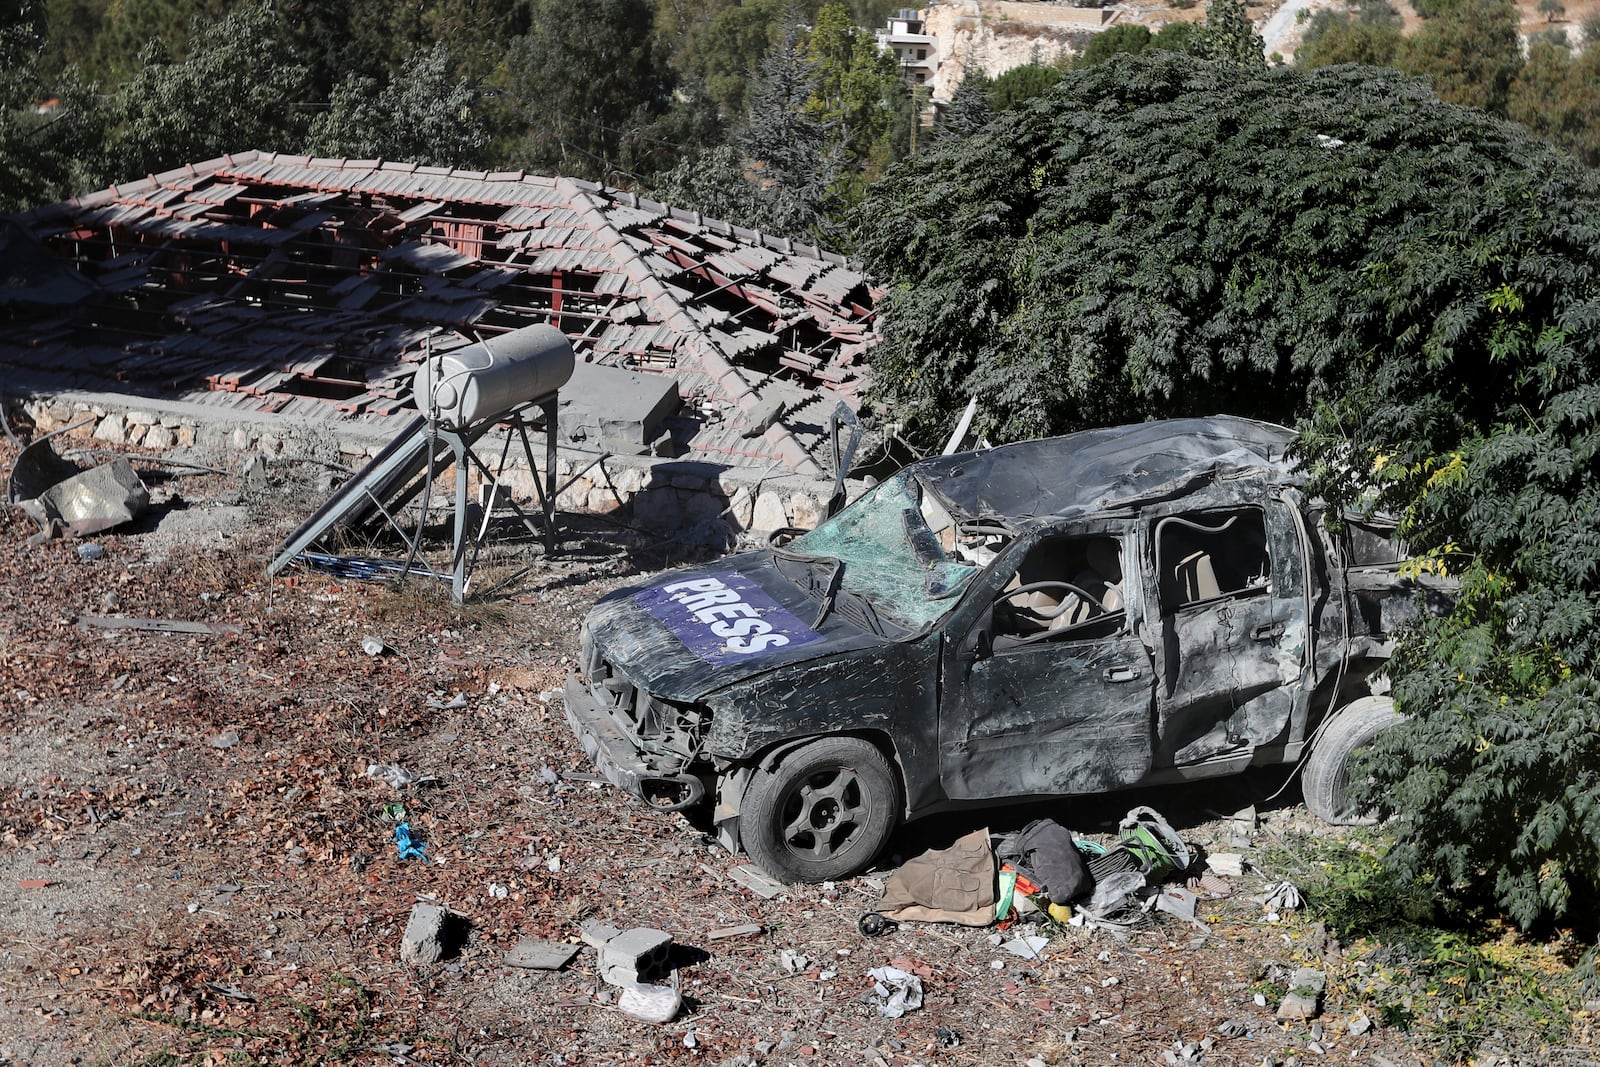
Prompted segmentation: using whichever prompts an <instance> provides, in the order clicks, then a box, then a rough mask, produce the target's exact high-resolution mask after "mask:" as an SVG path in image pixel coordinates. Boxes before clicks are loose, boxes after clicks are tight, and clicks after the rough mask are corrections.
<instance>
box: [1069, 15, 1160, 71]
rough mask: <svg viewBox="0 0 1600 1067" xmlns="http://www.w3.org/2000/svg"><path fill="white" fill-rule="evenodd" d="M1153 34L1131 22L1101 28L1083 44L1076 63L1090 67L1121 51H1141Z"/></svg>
mask: <svg viewBox="0 0 1600 1067" xmlns="http://www.w3.org/2000/svg"><path fill="white" fill-rule="evenodd" d="M1153 36H1154V35H1153V34H1151V32H1150V31H1149V30H1148V29H1146V28H1145V27H1143V26H1139V25H1136V24H1134V23H1131V22H1125V23H1120V24H1118V25H1116V26H1112V27H1111V28H1110V29H1108V30H1102V31H1101V32H1100V33H1097V34H1095V35H1094V37H1093V38H1091V39H1090V41H1089V43H1088V44H1086V45H1084V47H1083V54H1082V55H1080V56H1079V57H1078V62H1077V65H1078V66H1080V67H1092V66H1094V65H1095V64H1096V63H1103V62H1105V61H1106V60H1107V59H1109V58H1110V57H1111V56H1114V55H1120V54H1121V53H1123V52H1130V53H1137V52H1143V51H1144V50H1145V49H1146V48H1149V47H1150V40H1151V38H1152V37H1153Z"/></svg>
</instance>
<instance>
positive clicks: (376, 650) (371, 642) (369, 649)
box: [361, 637, 389, 658]
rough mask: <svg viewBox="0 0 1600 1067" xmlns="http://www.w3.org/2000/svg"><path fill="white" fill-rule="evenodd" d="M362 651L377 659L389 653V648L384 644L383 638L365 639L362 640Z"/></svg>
mask: <svg viewBox="0 0 1600 1067" xmlns="http://www.w3.org/2000/svg"><path fill="white" fill-rule="evenodd" d="M361 651H363V652H365V653H366V654H367V655H369V656H372V657H374V658H376V657H378V656H381V655H383V654H384V653H385V652H387V651H389V646H388V645H386V644H384V643H383V638H381V637H363V638H362V639H361Z"/></svg>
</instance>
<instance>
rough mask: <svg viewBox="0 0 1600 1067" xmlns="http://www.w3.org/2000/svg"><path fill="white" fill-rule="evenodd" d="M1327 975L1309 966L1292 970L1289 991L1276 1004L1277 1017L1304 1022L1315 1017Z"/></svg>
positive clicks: (1318, 1010)
mask: <svg viewBox="0 0 1600 1067" xmlns="http://www.w3.org/2000/svg"><path fill="white" fill-rule="evenodd" d="M1327 980H1328V979H1327V976H1326V975H1324V974H1323V973H1322V972H1321V971H1314V970H1312V969H1311V968H1310V967H1301V968H1299V969H1297V970H1296V971H1295V972H1294V977H1293V978H1291V979H1290V980H1289V993H1288V995H1287V996H1285V997H1284V998H1283V1003H1282V1004H1280V1005H1278V1015H1277V1017H1278V1018H1279V1019H1282V1020H1284V1021H1298V1022H1305V1021H1307V1020H1310V1019H1315V1018H1316V1017H1317V1015H1318V1014H1319V1012H1320V1011H1321V1008H1320V1007H1319V1004H1320V1001H1321V1000H1322V989H1323V987H1324V986H1325V985H1326V984H1327Z"/></svg>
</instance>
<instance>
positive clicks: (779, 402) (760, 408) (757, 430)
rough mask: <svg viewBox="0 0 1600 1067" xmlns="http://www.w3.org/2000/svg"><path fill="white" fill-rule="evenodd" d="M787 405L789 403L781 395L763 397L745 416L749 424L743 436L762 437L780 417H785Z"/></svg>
mask: <svg viewBox="0 0 1600 1067" xmlns="http://www.w3.org/2000/svg"><path fill="white" fill-rule="evenodd" d="M787 407H788V404H787V403H785V402H784V399H783V397H781V396H772V395H770V394H769V395H767V396H764V397H762V398H761V400H760V401H758V402H757V403H756V406H755V407H753V408H751V409H750V412H749V414H747V415H746V416H745V418H746V420H747V421H748V422H749V425H748V426H746V427H745V429H744V434H743V436H745V437H760V436H761V435H762V434H764V433H766V432H767V431H768V430H770V429H771V428H772V427H773V426H774V425H776V424H777V421H778V419H780V418H782V417H783V412H784V410H785V409H786V408H787Z"/></svg>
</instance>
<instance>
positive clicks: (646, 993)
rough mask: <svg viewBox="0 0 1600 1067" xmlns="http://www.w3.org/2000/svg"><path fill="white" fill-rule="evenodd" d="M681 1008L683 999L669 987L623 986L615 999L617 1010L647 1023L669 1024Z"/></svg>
mask: <svg viewBox="0 0 1600 1067" xmlns="http://www.w3.org/2000/svg"><path fill="white" fill-rule="evenodd" d="M682 1007H683V997H682V996H681V995H680V994H679V993H678V991H677V990H676V989H673V988H672V987H671V986H663V985H644V984H638V985H630V986H625V987H624V988H623V990H622V995H621V996H619V997H617V1010H618V1011H620V1012H622V1014H624V1015H630V1016H632V1017H633V1018H635V1019H639V1020H642V1021H644V1022H647V1023H670V1022H671V1021H672V1020H673V1019H675V1018H677V1015H678V1010H679V1009H680V1008H682Z"/></svg>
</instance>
